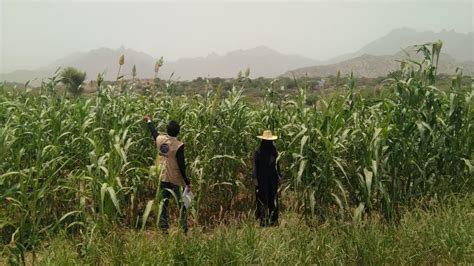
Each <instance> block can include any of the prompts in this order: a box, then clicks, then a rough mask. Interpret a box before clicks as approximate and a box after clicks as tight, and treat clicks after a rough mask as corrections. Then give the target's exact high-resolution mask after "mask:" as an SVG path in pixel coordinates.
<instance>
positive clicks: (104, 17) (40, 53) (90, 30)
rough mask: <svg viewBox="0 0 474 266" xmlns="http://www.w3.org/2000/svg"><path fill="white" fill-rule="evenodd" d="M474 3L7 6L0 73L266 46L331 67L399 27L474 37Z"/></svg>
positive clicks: (3, 4) (26, 2) (29, 2)
mask: <svg viewBox="0 0 474 266" xmlns="http://www.w3.org/2000/svg"><path fill="white" fill-rule="evenodd" d="M473 2H474V1H462V0H451V1H427V0H418V1H416V0H412V1H409V0H404V1H386V0H385V1H384V0H381V1H371V0H366V1H354V0H352V1H329V0H326V1H318V0H314V1H299V2H298V1H297V2H293V1H292V2H289V1H278V2H277V1H268V0H265V1H258V2H256V1H248V0H245V1H244V0H241V1H232V2H231V1H219V2H216V1H214V2H212V1H206V2H204V1H199V0H195V1H190V0H180V1H150V0H149V1H130V0H128V1H127V0H121V1H118V0H101V1H92V0H87V1H80V0H63V1H59V0H56V1H51V0H43V1H40V0H0V14H1V17H0V18H1V20H0V49H1V53H0V72H3V73H5V72H10V71H13V70H17V69H35V68H38V67H41V66H44V65H48V64H49V63H52V62H53V61H55V60H57V59H59V58H62V57H64V56H67V55H69V54H72V53H74V52H86V51H88V50H91V49H96V48H99V47H109V48H113V49H117V48H119V47H120V46H124V47H126V48H131V49H134V50H137V51H141V52H145V53H148V54H150V55H152V56H154V57H157V58H158V57H160V56H164V58H165V59H166V60H169V61H173V60H176V59H179V58H182V57H197V56H207V55H208V54H210V53H213V52H215V53H218V54H225V53H227V52H229V51H232V50H236V49H250V48H253V47H256V46H260V45H265V46H267V47H270V48H272V49H275V50H277V51H279V52H282V53H285V54H299V55H303V56H306V57H310V58H313V59H317V60H327V59H330V58H332V57H335V56H338V55H341V54H344V53H349V52H354V51H356V50H358V49H360V48H361V47H362V46H364V45H365V44H367V43H369V42H370V41H373V40H375V39H377V38H379V37H381V36H383V35H385V34H387V33H389V32H390V31H391V30H393V29H396V28H401V27H409V28H413V29H416V30H419V31H424V30H433V31H440V30H443V29H446V30H455V31H457V32H462V33H466V32H472V31H474V29H473V28H474V26H473V14H474V4H473Z"/></svg>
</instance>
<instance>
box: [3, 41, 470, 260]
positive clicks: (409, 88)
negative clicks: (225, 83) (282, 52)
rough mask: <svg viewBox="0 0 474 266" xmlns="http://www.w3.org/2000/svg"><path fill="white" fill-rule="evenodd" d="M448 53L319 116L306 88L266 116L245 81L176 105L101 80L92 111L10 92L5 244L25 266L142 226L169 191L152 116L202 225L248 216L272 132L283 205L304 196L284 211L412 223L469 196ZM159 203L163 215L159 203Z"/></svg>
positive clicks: (51, 93)
mask: <svg viewBox="0 0 474 266" xmlns="http://www.w3.org/2000/svg"><path fill="white" fill-rule="evenodd" d="M440 47H441V45H440V44H439V43H437V44H433V45H424V46H421V47H420V48H419V49H420V52H423V53H424V55H425V60H424V61H423V62H413V61H405V62H402V63H401V70H402V72H403V77H402V78H400V79H389V80H387V81H386V83H385V84H386V86H385V88H384V89H383V90H382V97H374V98H370V97H363V96H361V95H360V94H359V93H358V92H357V91H356V90H355V88H356V84H355V82H354V79H353V77H351V76H350V77H349V78H348V83H347V84H346V85H345V90H346V92H345V93H344V94H342V95H339V96H336V97H334V98H331V99H320V100H318V101H317V102H316V103H315V104H314V105H311V106H308V105H306V91H305V88H304V87H301V88H300V89H299V94H298V95H297V96H296V97H290V98H289V97H285V96H282V95H279V93H278V92H277V91H276V90H275V89H274V88H272V87H270V88H265V90H266V97H265V98H264V99H263V101H262V102H261V103H258V104H253V103H249V102H248V101H246V100H245V97H244V96H243V94H242V91H243V90H245V84H246V82H247V81H248V80H247V79H242V80H240V81H239V82H238V83H237V84H235V87H234V88H233V89H232V90H231V91H222V90H216V91H209V92H208V93H207V95H206V96H199V95H196V96H194V97H182V96H174V95H173V88H174V87H173V84H172V83H171V82H169V83H167V85H166V86H165V88H161V91H158V92H157V91H156V90H155V91H154V92H153V93H154V95H151V96H145V95H140V94H137V93H136V92H134V91H133V90H129V89H127V90H124V89H123V88H125V87H126V86H128V85H127V84H125V82H124V81H123V80H121V82H119V83H118V84H117V86H120V88H119V87H116V85H108V86H105V85H104V84H103V82H102V78H101V76H100V75H99V77H98V82H97V84H98V93H97V96H96V97H94V98H81V97H79V98H77V99H76V98H74V99H71V98H67V97H59V96H58V95H57V93H56V91H57V84H58V82H59V77H58V76H57V75H55V76H54V77H52V78H51V79H50V80H49V81H47V82H44V83H43V84H42V87H41V94H40V95H39V96H34V95H32V94H30V93H28V92H18V91H9V90H4V89H2V90H0V144H1V145H0V151H1V153H0V159H1V160H0V206H1V211H0V219H1V220H0V226H1V231H2V234H4V236H5V237H4V239H5V240H4V242H5V244H8V245H7V247H8V250H9V252H10V254H13V255H15V256H17V257H18V258H20V260H23V256H24V254H25V252H26V251H28V250H33V252H34V251H35V250H37V248H38V247H39V246H40V245H41V243H42V240H43V239H47V238H48V236H49V235H51V234H54V233H55V232H58V231H59V230H66V231H67V232H70V233H74V234H78V235H80V237H81V239H82V241H83V243H82V247H83V248H84V250H88V249H87V248H86V247H88V246H89V245H91V243H92V242H93V240H91V237H90V236H91V235H93V232H94V230H99V228H102V227H103V226H109V225H112V226H113V225H115V226H118V225H121V226H124V225H125V226H129V227H140V226H141V223H140V220H142V221H143V219H144V215H143V214H144V212H145V207H146V205H147V203H148V202H152V201H151V200H154V199H155V198H156V197H155V196H156V193H155V192H156V188H157V180H156V173H155V171H153V169H152V165H153V160H154V158H155V152H156V151H155V147H154V145H153V142H152V141H151V138H150V136H149V133H148V130H147V128H146V125H145V124H144V123H143V122H141V117H142V115H144V114H152V116H153V118H154V120H155V121H156V123H157V126H158V127H159V128H160V129H164V125H165V124H166V122H167V121H168V120H170V119H174V120H178V121H180V122H181V124H182V133H181V136H180V138H181V139H182V140H183V141H184V143H186V158H187V162H188V173H189V176H190V179H191V181H192V183H193V187H194V190H195V192H196V195H197V198H196V202H195V204H194V206H193V209H192V216H191V218H192V220H193V221H192V222H193V223H194V224H196V223H197V224H206V223H209V221H210V220H211V217H219V216H222V213H224V212H226V211H229V210H234V209H237V208H246V211H249V209H250V208H251V206H249V202H250V199H251V198H252V195H253V192H252V189H253V188H252V185H251V182H250V179H251V178H250V175H251V165H252V164H251V156H252V152H253V150H254V149H255V148H256V147H257V145H258V142H257V140H256V138H255V137H254V136H256V135H257V134H259V133H261V131H262V130H263V129H265V128H270V129H272V130H273V131H274V132H276V134H278V135H279V136H280V139H279V140H278V142H277V148H278V150H279V151H280V152H281V153H280V157H279V162H280V164H281V168H282V170H283V176H284V180H283V183H282V185H281V193H282V194H283V196H284V197H285V195H288V196H289V195H292V196H294V198H293V200H291V201H287V204H286V205H285V207H286V208H287V209H293V210H295V211H297V212H298V213H301V214H305V215H308V216H313V217H317V218H318V219H321V220H327V219H332V218H334V217H337V218H338V219H341V220H343V221H351V220H352V221H359V220H363V219H365V218H367V217H369V218H370V217H371V216H376V215H378V214H382V215H383V217H385V219H386V220H387V221H390V222H400V209H401V208H405V207H410V206H412V205H413V203H414V202H415V201H417V200H419V199H425V200H430V199H438V200H442V199H443V198H444V197H445V196H446V195H450V194H452V193H471V192H472V191H473V190H474V179H473V178H472V177H473V176H472V174H473V167H472V165H473V164H474V162H473V156H472V155H473V145H474V143H473V136H474V132H473V127H474V126H473V125H474V123H473V113H474V109H473V101H472V98H473V95H474V88H473V87H472V86H471V87H470V88H461V83H460V82H456V81H457V80H460V78H461V73H460V72H458V74H457V76H455V77H454V79H453V84H452V88H451V90H450V91H440V90H438V89H437V88H436V87H435V85H436V84H435V81H436V80H435V78H436V68H437V66H436V64H437V58H438V55H439V51H438V49H440ZM122 61H123V59H122V58H121V60H120V63H121V62H122ZM117 76H118V78H117V80H119V79H121V77H120V72H119V73H118V74H117ZM120 92H122V93H120ZM153 202H154V203H153V205H152V206H149V208H151V209H153V210H155V212H154V213H156V212H157V211H158V210H159V201H153ZM147 216H148V215H147ZM155 218H156V214H152V215H150V216H149V220H150V221H149V222H150V223H151V224H153V219H155ZM145 222H146V221H145ZM33 254H34V253H33Z"/></svg>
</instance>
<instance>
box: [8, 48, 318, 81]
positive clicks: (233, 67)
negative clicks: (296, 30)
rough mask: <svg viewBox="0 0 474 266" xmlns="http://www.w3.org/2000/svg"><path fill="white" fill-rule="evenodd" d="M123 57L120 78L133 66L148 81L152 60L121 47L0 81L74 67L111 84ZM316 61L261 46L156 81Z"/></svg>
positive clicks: (195, 61) (168, 68)
mask: <svg viewBox="0 0 474 266" xmlns="http://www.w3.org/2000/svg"><path fill="white" fill-rule="evenodd" d="M122 54H123V55H125V64H124V65H123V66H122V69H121V75H125V76H126V78H130V77H131V70H132V66H133V65H136V68H137V74H138V75H137V76H138V78H152V77H153V75H154V67H155V62H156V60H157V59H156V58H153V57H152V56H150V55H148V54H146V53H142V52H137V51H134V50H132V49H126V48H124V47H121V48H119V49H117V50H112V49H109V48H99V49H94V50H91V51H89V52H82V53H75V54H72V55H70V56H67V57H65V58H62V59H60V60H57V61H55V62H53V63H51V64H49V65H48V66H45V67H42V68H39V69H36V70H18V71H14V72H11V73H8V74H0V81H4V80H6V81H15V82H26V81H27V80H32V79H35V78H36V79H37V80H41V79H44V78H47V77H50V76H52V75H53V73H54V72H55V70H56V69H57V68H58V67H59V66H63V67H67V66H72V67H76V68H78V69H80V70H82V71H86V72H87V79H95V78H96V77H97V74H98V73H102V72H105V79H106V80H115V79H116V77H117V71H118V68H119V65H118V59H119V57H120V56H121V55H122ZM318 63H319V62H318V61H315V60H312V59H309V58H305V57H302V56H298V55H284V54H281V53H279V52H277V51H275V50H272V49H270V48H267V47H265V46H259V47H255V48H253V49H248V50H236V51H232V52H229V53H227V54H225V55H218V54H215V53H212V54H210V55H208V56H206V57H197V58H184V59H180V60H177V61H175V62H166V61H165V63H164V65H163V67H162V68H161V69H160V72H159V77H160V78H164V79H168V78H169V77H170V76H171V74H172V73H174V74H173V79H177V80H191V79H195V78H197V77H222V78H230V77H235V76H237V73H238V72H239V71H240V70H245V69H246V68H250V73H251V76H252V77H260V76H262V77H268V78H271V77H276V76H278V75H280V74H281V73H283V72H285V71H288V70H290V69H294V68H299V67H305V66H311V65H315V64H318Z"/></svg>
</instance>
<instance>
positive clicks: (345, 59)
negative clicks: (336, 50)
mask: <svg viewBox="0 0 474 266" xmlns="http://www.w3.org/2000/svg"><path fill="white" fill-rule="evenodd" d="M438 39H440V40H442V41H443V49H442V53H443V55H442V56H441V59H440V72H441V73H452V72H454V70H455V68H456V67H457V66H463V67H464V73H465V74H470V75H472V74H474V51H473V50H474V33H473V32H471V33H468V34H463V33H457V32H454V31H441V32H432V31H425V32H417V31H415V30H413V29H408V28H402V29H397V30H393V31H391V32H390V33H388V34H387V35H385V36H383V37H381V38H379V39H376V40H374V41H373V42H371V43H369V44H367V45H365V46H364V47H362V48H361V49H359V50H357V51H356V52H354V53H351V54H345V55H341V56H339V57H336V58H334V59H331V60H329V61H326V62H320V61H317V60H314V59H310V58H306V57H304V56H300V55H285V54H282V53H279V52H277V51H275V50H272V49H270V48H268V47H265V46H258V47H255V48H252V49H248V50H236V51H232V52H229V53H227V54H224V55H218V54H215V53H211V54H209V55H208V56H205V57H197V58H183V59H179V60H177V61H175V62H167V61H166V55H165V63H164V65H163V67H162V68H161V69H160V72H159V77H160V78H164V79H167V78H169V77H170V76H171V74H172V73H174V74H173V79H174V80H191V79H195V78H197V77H222V78H231V77H235V76H236V75H237V73H238V71H239V70H245V69H246V68H250V70H251V71H250V72H251V77H253V78H256V77H267V78H273V77H277V76H280V75H282V74H284V75H293V74H295V75H297V76H302V75H308V76H318V77H323V76H327V75H335V74H336V73H337V71H338V70H340V71H341V73H349V72H351V71H354V74H355V75H356V76H365V77H378V76H384V75H386V74H388V73H389V72H391V71H394V70H396V69H398V66H399V63H397V62H396V61H395V60H397V59H400V58H402V57H403V56H404V55H403V53H401V52H400V51H401V49H404V48H406V47H408V46H410V45H414V44H421V43H426V42H431V41H436V40H438ZM315 49H317V47H315ZM122 54H124V55H125V64H124V65H123V66H122V71H121V74H122V75H126V78H130V77H131V75H130V73H131V69H132V66H133V65H136V68H137V72H138V77H139V78H152V77H153V75H154V65H155V62H156V60H157V58H154V57H152V56H150V55H148V54H146V53H143V52H137V51H135V50H133V49H126V48H124V47H121V48H119V49H117V50H112V49H109V48H99V49H94V50H91V51H88V52H80V53H75V54H72V55H70V56H67V57H65V58H62V59H60V60H57V61H55V62H53V63H51V64H49V65H47V66H44V67H41V68H39V69H36V70H17V71H14V72H11V73H7V74H0V81H4V80H5V81H13V82H26V81H27V80H32V79H34V78H37V79H38V80H41V79H43V78H46V77H50V76H51V75H52V74H53V73H54V71H55V70H56V69H57V68H58V67H59V66H63V67H66V66H73V67H76V68H78V69H80V70H83V71H86V72H87V78H88V79H95V78H96V76H97V74H98V73H102V72H105V78H106V79H107V80H114V79H115V78H116V76H117V71H118V58H119V57H120V56H121V55H122Z"/></svg>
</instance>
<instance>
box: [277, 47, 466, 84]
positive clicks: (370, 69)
mask: <svg viewBox="0 0 474 266" xmlns="http://www.w3.org/2000/svg"><path fill="white" fill-rule="evenodd" d="M406 51H407V50H406ZM409 57H410V58H412V59H416V60H421V55H419V54H418V55H416V54H414V52H410V56H409ZM406 58H408V56H407V55H406V54H405V52H398V53H396V54H394V55H368V54H364V55H361V56H358V57H356V58H352V59H348V60H345V61H342V62H339V63H335V64H328V65H318V66H311V67H305V68H299V69H295V70H291V71H288V72H286V73H285V74H283V76H286V77H293V76H295V77H303V76H308V77H327V76H330V75H334V76H335V75H337V72H338V71H341V75H347V74H349V73H351V72H353V74H354V75H355V76H356V77H367V78H376V77H382V76H386V75H387V74H389V73H390V72H393V71H396V70H399V69H400V62H399V61H397V60H401V59H406ZM458 66H461V67H463V73H464V74H465V75H474V61H465V62H459V61H457V60H456V59H454V58H453V57H452V56H451V55H449V54H445V53H441V55H440V59H439V64H438V67H439V70H438V73H445V74H454V72H455V70H456V68H457V67H458Z"/></svg>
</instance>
